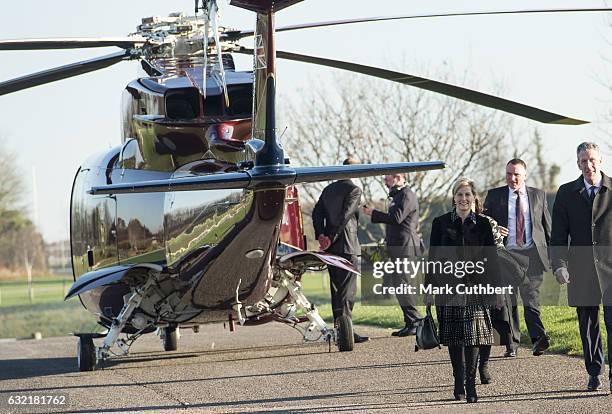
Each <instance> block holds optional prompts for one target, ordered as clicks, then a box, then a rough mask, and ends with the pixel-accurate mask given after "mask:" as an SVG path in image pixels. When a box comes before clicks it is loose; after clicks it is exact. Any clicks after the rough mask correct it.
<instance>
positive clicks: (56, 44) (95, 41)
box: [0, 36, 147, 50]
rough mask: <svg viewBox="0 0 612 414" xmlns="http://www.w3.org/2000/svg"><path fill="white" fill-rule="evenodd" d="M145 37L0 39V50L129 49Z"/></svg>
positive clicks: (140, 42) (140, 43) (139, 43)
mask: <svg viewBox="0 0 612 414" xmlns="http://www.w3.org/2000/svg"><path fill="white" fill-rule="evenodd" d="M146 42H147V39H145V38H144V37H140V36H132V37H107V38H105V37H101V38H77V37H72V38H71V37H67V38H57V39H11V40H0V50H48V49H81V48H90V47H109V46H116V47H120V48H122V49H130V48H133V47H136V46H139V45H143V44H145V43H146Z"/></svg>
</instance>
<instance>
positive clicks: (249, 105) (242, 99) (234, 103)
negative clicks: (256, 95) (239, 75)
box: [227, 84, 253, 117]
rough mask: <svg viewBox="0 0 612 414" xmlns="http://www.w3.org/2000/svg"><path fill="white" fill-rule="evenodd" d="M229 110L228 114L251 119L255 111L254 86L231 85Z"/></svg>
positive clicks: (229, 88) (229, 89)
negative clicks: (252, 112)
mask: <svg viewBox="0 0 612 414" xmlns="http://www.w3.org/2000/svg"><path fill="white" fill-rule="evenodd" d="M228 95H229V108H228V109H227V114H228V115H232V116H237V115H242V116H244V117H250V116H251V111H252V110H253V85H252V84H248V85H244V84H242V85H230V86H229V87H228Z"/></svg>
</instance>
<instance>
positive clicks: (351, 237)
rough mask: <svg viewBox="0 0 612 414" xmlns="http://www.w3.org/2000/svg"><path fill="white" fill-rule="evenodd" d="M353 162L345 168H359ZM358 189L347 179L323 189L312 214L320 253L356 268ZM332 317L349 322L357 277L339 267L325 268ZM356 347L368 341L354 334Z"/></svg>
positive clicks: (357, 255)
mask: <svg viewBox="0 0 612 414" xmlns="http://www.w3.org/2000/svg"><path fill="white" fill-rule="evenodd" d="M358 163H359V161H358V160H356V159H354V158H350V157H349V158H347V159H346V160H344V163H343V164H344V165H349V164H358ZM361 193H362V192H361V189H360V188H359V187H357V186H356V185H355V184H354V183H353V182H352V181H351V180H350V179H346V180H338V181H335V182H333V183H331V184H330V185H328V186H327V187H325V188H324V189H323V192H322V193H321V196H320V197H319V200H318V201H317V203H316V204H315V206H314V209H313V210H312V224H313V226H314V230H315V237H316V238H317V240H318V241H319V246H320V249H321V250H325V251H327V252H329V253H333V254H335V255H337V256H340V257H343V258H345V259H347V260H349V261H350V262H351V263H353V265H354V266H355V267H356V268H359V256H360V255H361V245H360V244H359V239H358V238H357V227H358V224H359V202H360V200H361ZM328 271H329V279H330V285H331V286H330V287H331V302H332V313H333V315H334V320H335V319H337V318H338V317H339V316H341V315H346V316H348V317H349V318H352V312H353V305H354V304H355V294H356V293H357V275H355V274H354V273H351V272H349V271H348V270H344V269H341V268H339V267H334V266H328ZM353 336H354V339H355V343H360V342H365V341H367V340H368V339H369V338H368V337H367V336H361V335H358V334H356V333H355V334H354V335H353Z"/></svg>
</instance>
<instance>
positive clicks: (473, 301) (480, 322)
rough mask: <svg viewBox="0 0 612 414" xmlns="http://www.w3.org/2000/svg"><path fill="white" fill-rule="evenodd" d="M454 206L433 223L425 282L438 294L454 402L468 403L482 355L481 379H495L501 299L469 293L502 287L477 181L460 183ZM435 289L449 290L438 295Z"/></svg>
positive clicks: (472, 396)
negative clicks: (490, 366) (491, 362)
mask: <svg viewBox="0 0 612 414" xmlns="http://www.w3.org/2000/svg"><path fill="white" fill-rule="evenodd" d="M453 205H454V208H453V210H452V211H451V212H449V213H447V214H444V215H442V216H440V217H436V218H435V219H434V221H433V223H432V230H431V239H430V243H429V245H430V249H429V263H428V266H429V268H430V269H432V268H433V270H432V271H429V272H428V274H427V280H426V283H427V284H431V285H432V286H433V287H434V293H436V295H435V303H436V313H437V316H438V322H439V329H440V342H441V343H442V344H443V345H446V346H448V353H449V356H450V359H451V363H452V366H453V376H454V377H455V387H454V395H455V399H457V400H460V399H462V398H463V397H464V396H466V399H467V401H468V402H476V401H477V400H478V397H477V395H476V371H477V365H478V357H479V354H480V359H481V362H484V363H483V364H482V366H483V367H484V371H481V380H483V382H485V383H486V382H488V381H485V380H486V379H487V378H490V377H489V375H488V372H486V362H487V361H488V359H489V355H490V353H491V344H492V343H493V327H492V323H491V314H490V307H491V306H494V305H495V303H496V296H494V295H485V294H483V293H482V292H479V291H472V292H470V291H469V289H470V288H471V287H478V286H486V285H490V286H493V287H495V286H497V283H496V275H497V274H499V266H498V262H497V255H496V250H495V240H494V237H493V232H492V229H491V224H490V223H489V220H488V219H487V218H486V217H484V216H482V215H481V214H480V213H481V211H482V209H481V203H480V200H479V199H478V196H477V195H476V191H475V189H474V182H473V181H472V180H469V179H460V180H459V181H457V183H455V185H454V186H453ZM437 263H440V266H436V265H435V264H437ZM467 263H472V265H467ZM468 266H469V269H471V271H469V272H468ZM436 287H437V288H445V290H437V291H436V290H435V288H436ZM464 385H465V388H464Z"/></svg>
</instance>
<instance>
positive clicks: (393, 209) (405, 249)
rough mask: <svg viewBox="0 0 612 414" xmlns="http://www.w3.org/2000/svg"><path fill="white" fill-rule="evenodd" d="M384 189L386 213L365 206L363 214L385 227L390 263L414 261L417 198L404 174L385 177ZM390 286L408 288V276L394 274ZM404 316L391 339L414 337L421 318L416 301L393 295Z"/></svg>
mask: <svg viewBox="0 0 612 414" xmlns="http://www.w3.org/2000/svg"><path fill="white" fill-rule="evenodd" d="M385 185H386V186H387V188H388V189H389V199H390V203H389V210H388V211H387V212H386V213H385V212H383V211H378V210H374V209H372V208H370V207H367V206H365V207H364V208H363V212H364V214H366V215H368V216H371V217H372V223H384V224H385V241H386V243H387V251H388V253H389V256H390V258H391V260H392V261H395V260H396V259H403V258H413V259H414V258H416V257H417V256H418V255H420V254H423V247H424V246H423V242H422V240H421V237H420V236H419V234H418V226H419V201H418V199H417V196H416V194H415V193H414V191H412V190H411V189H410V188H409V187H408V186H407V185H406V178H405V177H404V175H403V174H391V175H385ZM391 276H392V282H393V286H395V287H398V286H400V285H402V284H410V280H409V279H408V277H407V275H405V274H403V273H395V272H394V273H393V274H392V275H391ZM396 298H397V300H398V302H399V304H400V308H401V309H402V313H403V314H404V323H405V326H404V327H403V328H402V329H400V330H398V331H394V332H393V333H391V335H393V336H408V335H414V334H415V333H416V325H415V324H416V322H417V321H418V320H420V319H422V318H423V317H422V316H421V314H420V313H419V311H418V309H417V308H416V297H415V296H414V295H410V294H404V295H402V294H396Z"/></svg>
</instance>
